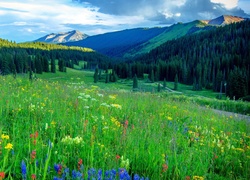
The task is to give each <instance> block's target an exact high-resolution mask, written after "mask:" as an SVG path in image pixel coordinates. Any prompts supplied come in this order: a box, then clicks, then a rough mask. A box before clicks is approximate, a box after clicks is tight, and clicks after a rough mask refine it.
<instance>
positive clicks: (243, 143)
mask: <svg viewBox="0 0 250 180" xmlns="http://www.w3.org/2000/svg"><path fill="white" fill-rule="evenodd" d="M0 91H1V93H0V99H1V101H0V113H1V119H0V179H39V180H41V179H42V180H45V179H83V178H84V179H93V178H95V179H142V177H144V178H146V177H148V178H149V179H153V180H157V179H225V180H226V179H250V128H249V127H250V124H249V122H246V121H239V120H237V119H235V118H236V117H232V116H230V117H227V116H221V115H217V114H214V113H213V112H212V111H211V110H209V109H201V108H199V106H197V105H195V104H192V103H191V102H181V101H178V100H174V99H171V98H168V97H166V96H162V95H160V94H151V93H133V92H120V91H111V90H105V91H104V90H100V89H99V88H98V87H96V86H87V85H86V84H84V83H81V82H79V83H64V84H59V83H58V82H56V81H55V82H53V81H49V82H48V81H46V80H39V79H38V80H36V81H33V82H29V81H28V80H27V79H24V78H17V79H13V78H12V77H0Z"/></svg>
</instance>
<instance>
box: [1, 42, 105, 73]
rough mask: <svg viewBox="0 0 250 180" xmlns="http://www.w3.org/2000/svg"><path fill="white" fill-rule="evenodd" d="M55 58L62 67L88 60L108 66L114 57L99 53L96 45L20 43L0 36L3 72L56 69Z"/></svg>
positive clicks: (91, 62)
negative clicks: (83, 46) (91, 46)
mask: <svg viewBox="0 0 250 180" xmlns="http://www.w3.org/2000/svg"><path fill="white" fill-rule="evenodd" d="M55 60H58V65H59V70H60V71H65V70H66V68H65V67H73V65H74V64H78V63H79V61H86V62H88V63H87V64H86V65H87V66H88V68H95V66H96V65H97V64H99V66H100V67H102V66H104V65H105V66H106V64H107V63H108V62H109V61H110V59H109V58H108V57H106V56H103V55H101V54H98V53H96V52H95V51H93V50H92V49H89V48H82V47H67V46H62V45H55V44H47V43H39V42H36V43H34V42H32V43H22V44H17V43H13V42H9V41H7V40H3V39H0V73H1V74H2V75H7V74H11V73H13V74H16V73H27V72H28V71H30V70H31V71H32V72H36V73H42V72H55V70H56V69H55Z"/></svg>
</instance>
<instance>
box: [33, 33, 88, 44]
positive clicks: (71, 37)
mask: <svg viewBox="0 0 250 180" xmlns="http://www.w3.org/2000/svg"><path fill="white" fill-rule="evenodd" d="M87 37H88V35H86V34H83V33H81V32H80V31H77V30H73V31H69V32H61V33H51V34H48V35H46V36H44V37H41V38H39V39H37V40H35V41H34V42H47V43H55V44H57V43H65V42H74V41H80V40H83V39H85V38H87Z"/></svg>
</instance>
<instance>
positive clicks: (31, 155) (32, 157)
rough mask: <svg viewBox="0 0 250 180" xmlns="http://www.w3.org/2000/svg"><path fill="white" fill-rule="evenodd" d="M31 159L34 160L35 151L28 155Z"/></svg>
mask: <svg viewBox="0 0 250 180" xmlns="http://www.w3.org/2000/svg"><path fill="white" fill-rule="evenodd" d="M30 157H31V159H35V158H36V150H33V151H32V152H31V154H30Z"/></svg>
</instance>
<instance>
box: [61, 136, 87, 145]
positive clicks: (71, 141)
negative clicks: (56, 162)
mask: <svg viewBox="0 0 250 180" xmlns="http://www.w3.org/2000/svg"><path fill="white" fill-rule="evenodd" d="M82 142H83V139H82V137H78V136H77V137H75V138H71V137H70V136H65V137H64V138H63V139H62V143H64V144H67V145H72V144H80V143H82Z"/></svg>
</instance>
